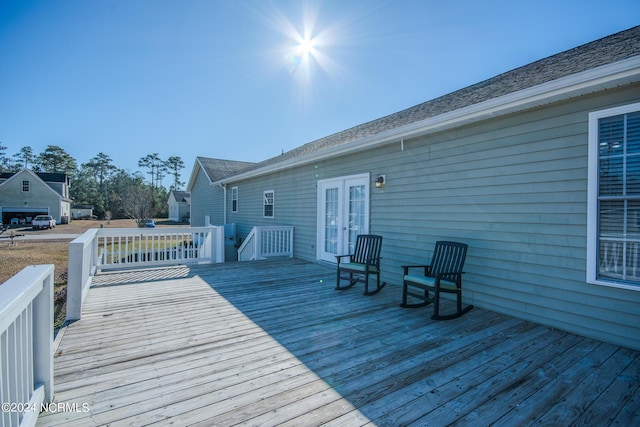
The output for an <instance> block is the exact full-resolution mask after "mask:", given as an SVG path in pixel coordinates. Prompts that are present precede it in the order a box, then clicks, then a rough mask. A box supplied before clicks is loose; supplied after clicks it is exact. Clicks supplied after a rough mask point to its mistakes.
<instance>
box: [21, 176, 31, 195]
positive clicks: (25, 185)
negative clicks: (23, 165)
mask: <svg viewBox="0 0 640 427" xmlns="http://www.w3.org/2000/svg"><path fill="white" fill-rule="evenodd" d="M22 191H23V192H25V193H27V192H29V191H31V181H29V180H26V179H25V180H24V181H22Z"/></svg>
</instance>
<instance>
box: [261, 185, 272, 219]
mask: <svg viewBox="0 0 640 427" xmlns="http://www.w3.org/2000/svg"><path fill="white" fill-rule="evenodd" d="M262 199H263V207H264V210H263V216H264V217H265V218H273V217H274V201H275V200H274V191H273V190H269V191H265V192H264V193H263V197H262Z"/></svg>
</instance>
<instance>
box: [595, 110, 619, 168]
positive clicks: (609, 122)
mask: <svg viewBox="0 0 640 427" xmlns="http://www.w3.org/2000/svg"><path fill="white" fill-rule="evenodd" d="M598 123H599V132H598V144H599V148H600V157H601V158H602V157H608V156H616V155H617V156H620V155H622V154H623V152H624V151H623V146H622V144H623V141H624V115H619V116H613V117H606V118H603V119H600V120H599V122H598Z"/></svg>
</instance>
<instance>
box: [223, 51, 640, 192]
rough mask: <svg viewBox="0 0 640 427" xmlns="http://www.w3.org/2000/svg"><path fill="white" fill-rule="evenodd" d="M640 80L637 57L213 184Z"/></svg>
mask: <svg viewBox="0 0 640 427" xmlns="http://www.w3.org/2000/svg"><path fill="white" fill-rule="evenodd" d="M638 81H640V56H635V57H631V58H628V59H625V60H622V61H618V62H614V63H611V64H607V65H603V66H600V67H596V68H593V69H590V70H587V71H583V72H580V73H576V74H573V75H570V76H566V77H561V78H558V79H556V80H552V81H550V82H546V83H542V84H540V85H536V86H532V87H530V88H527V89H523V90H519V91H516V92H512V93H509V94H507V95H503V96H500V97H497V98H493V99H490V100H487V101H483V102H479V103H477V104H473V105H470V106H468V107H464V108H460V109H458V110H454V111H450V112H447V113H444V114H440V115H437V116H433V117H429V118H427V119H424V120H419V121H416V122H413V123H409V124H407V125H404V126H400V127H397V128H395V129H390V130H388V131H384V132H380V133H378V134H375V135H371V136H369V137H365V138H361V139H358V140H355V141H351V142H348V143H345V144H342V145H338V146H336V147H332V148H328V149H326V150H322V151H318V152H315V153H310V154H308V155H303V156H300V157H296V158H293V159H290V160H284V161H282V162H278V163H274V164H271V165H268V166H265V167H263V168H260V169H255V170H251V171H248V172H246V173H241V174H238V175H233V176H229V177H226V178H224V179H222V180H218V181H215V182H211V184H212V185H216V184H223V185H224V184H228V183H230V182H234V181H239V180H243V179H249V178H254V177H258V176H262V175H265V174H268V173H272V172H276V171H279V170H283V169H287V168H290V167H292V166H302V165H305V164H309V163H313V162H317V161H320V160H326V159H330V158H333V157H338V156H342V155H345V154H349V153H352V152H355V151H361V150H363V149H370V148H374V147H377V146H381V145H386V144H391V143H397V142H399V141H401V140H403V139H409V138H416V137H420V136H424V135H428V134H430V133H434V132H439V131H443V130H447V129H451V128H453V127H457V126H462V125H467V124H470V123H475V122H479V121H482V120H486V119H489V118H495V117H499V116H503V115H506V114H511V113H515V112H518V111H524V110H527V109H530V108H535V107H539V106H542V105H546V104H550V103H553V102H558V101H561V100H565V99H571V98H575V97H578V96H582V95H587V94H590V93H595V92H599V91H602V90H606V89H611V88H615V87H618V86H622V85H626V84H631V83H634V82H638Z"/></svg>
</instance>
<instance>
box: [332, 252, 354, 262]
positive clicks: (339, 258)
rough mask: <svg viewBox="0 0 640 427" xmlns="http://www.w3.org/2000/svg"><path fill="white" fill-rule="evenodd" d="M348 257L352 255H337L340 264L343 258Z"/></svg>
mask: <svg viewBox="0 0 640 427" xmlns="http://www.w3.org/2000/svg"><path fill="white" fill-rule="evenodd" d="M347 256H351V255H350V254H347V255H335V257H336V260H338V262H340V260H341V259H342V258H344V257H347Z"/></svg>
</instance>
